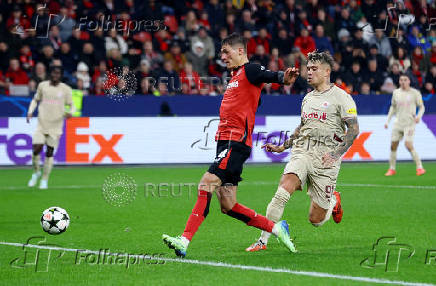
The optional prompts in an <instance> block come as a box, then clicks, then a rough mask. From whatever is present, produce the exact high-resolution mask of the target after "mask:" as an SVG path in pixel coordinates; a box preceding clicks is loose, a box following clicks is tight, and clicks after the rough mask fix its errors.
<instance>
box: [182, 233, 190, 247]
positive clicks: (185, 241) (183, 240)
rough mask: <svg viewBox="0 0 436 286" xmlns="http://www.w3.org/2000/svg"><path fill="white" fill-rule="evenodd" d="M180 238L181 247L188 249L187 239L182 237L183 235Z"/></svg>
mask: <svg viewBox="0 0 436 286" xmlns="http://www.w3.org/2000/svg"><path fill="white" fill-rule="evenodd" d="M180 238H181V240H182V243H183V245H184V246H185V247H188V245H189V243H190V241H189V239H187V238H186V237H184V236H183V235H182V236H181V237H180Z"/></svg>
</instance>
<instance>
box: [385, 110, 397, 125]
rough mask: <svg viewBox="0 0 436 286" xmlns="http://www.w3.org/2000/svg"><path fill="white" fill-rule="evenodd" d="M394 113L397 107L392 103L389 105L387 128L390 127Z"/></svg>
mask: <svg viewBox="0 0 436 286" xmlns="http://www.w3.org/2000/svg"><path fill="white" fill-rule="evenodd" d="M394 113H395V108H394V106H392V105H391V107H389V112H388V118H387V119H386V123H385V129H387V128H388V126H389V122H390V121H391V119H392V116H393V115H394Z"/></svg>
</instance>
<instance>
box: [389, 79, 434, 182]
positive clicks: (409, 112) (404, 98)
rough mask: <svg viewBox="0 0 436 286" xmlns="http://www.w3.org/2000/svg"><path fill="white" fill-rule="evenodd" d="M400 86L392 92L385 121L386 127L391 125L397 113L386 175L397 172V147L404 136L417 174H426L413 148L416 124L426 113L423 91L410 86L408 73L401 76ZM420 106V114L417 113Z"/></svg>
mask: <svg viewBox="0 0 436 286" xmlns="http://www.w3.org/2000/svg"><path fill="white" fill-rule="evenodd" d="M399 81H400V88H398V89H396V90H394V92H393V93H392V102H391V107H390V108H389V113H388V119H387V121H386V123H385V128H386V129H387V128H388V126H389V121H391V118H392V116H393V115H395V117H396V118H395V123H394V128H393V129H392V136H391V155H390V157H389V170H388V171H387V172H386V174H385V176H393V175H395V174H396V171H395V163H396V160H397V148H398V144H399V142H400V140H401V139H402V138H403V136H404V141H405V145H406V148H407V150H409V152H410V154H411V155H412V158H413V161H415V164H416V175H417V176H421V175H424V174H425V169H424V168H423V167H422V162H421V159H419V156H418V153H416V151H415V148H413V136H414V135H415V125H416V124H417V123H419V121H420V120H421V118H422V115H423V114H424V110H425V107H424V104H423V102H422V96H421V93H420V92H419V91H418V90H416V89H414V88H412V87H410V78H409V77H408V76H407V75H406V74H402V75H401V76H400V80H399ZM416 107H418V114H416Z"/></svg>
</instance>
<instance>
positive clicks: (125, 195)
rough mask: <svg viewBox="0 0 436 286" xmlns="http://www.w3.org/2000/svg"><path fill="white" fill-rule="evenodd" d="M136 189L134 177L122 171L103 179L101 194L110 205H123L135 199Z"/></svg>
mask: <svg viewBox="0 0 436 286" xmlns="http://www.w3.org/2000/svg"><path fill="white" fill-rule="evenodd" d="M136 189H137V184H136V181H135V179H133V178H132V177H130V176H128V175H126V174H124V173H115V174H112V175H110V176H108V177H107V178H106V179H105V181H104V183H103V187H102V195H103V199H104V200H105V201H106V202H107V203H108V204H110V205H111V206H114V207H124V206H127V205H128V204H130V203H131V202H133V201H134V200H135V198H136Z"/></svg>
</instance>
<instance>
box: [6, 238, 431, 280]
mask: <svg viewBox="0 0 436 286" xmlns="http://www.w3.org/2000/svg"><path fill="white" fill-rule="evenodd" d="M0 245H7V246H16V247H24V246H25V247H30V248H39V249H49V250H62V251H67V252H77V251H80V252H81V253H92V254H96V255H98V254H100V251H95V250H89V249H75V248H62V247H56V246H48V245H35V244H23V243H16V242H5V241H0ZM106 255H109V256H115V255H120V254H118V253H106ZM126 255H128V254H124V255H120V256H126ZM137 257H138V258H141V259H144V258H145V259H150V258H151V259H154V260H162V261H168V262H176V263H186V264H197V265H205V266H212V267H223V268H231V269H241V270H253V271H260V272H270V273H288V274H293V275H300V276H309V277H320V278H331V279H340V280H351V281H359V282H367V283H375V284H394V285H407V286H436V285H435V284H429V283H420V282H407V281H398V280H386V279H379V278H370V277H359V276H348V275H338V274H331V273H324V272H312V271H298V270H290V269H285V268H272V267H263V266H252V265H241V264H230V263H225V262H215V261H201V260H193V259H181V258H166V257H152V256H150V255H137Z"/></svg>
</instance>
